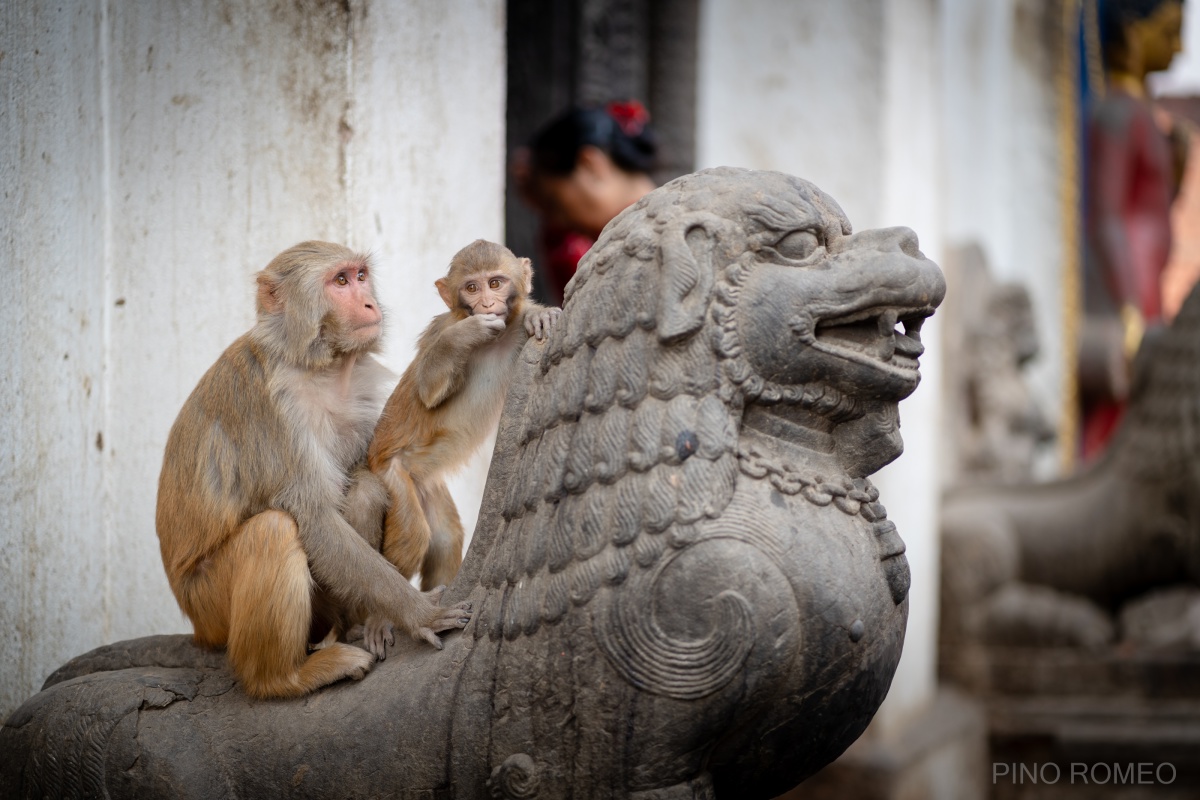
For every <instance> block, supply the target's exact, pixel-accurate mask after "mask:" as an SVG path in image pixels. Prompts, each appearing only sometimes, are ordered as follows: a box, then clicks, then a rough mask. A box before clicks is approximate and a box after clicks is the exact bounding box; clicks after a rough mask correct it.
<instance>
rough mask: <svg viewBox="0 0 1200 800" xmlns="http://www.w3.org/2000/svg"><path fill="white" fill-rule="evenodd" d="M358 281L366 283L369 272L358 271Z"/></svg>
mask: <svg viewBox="0 0 1200 800" xmlns="http://www.w3.org/2000/svg"><path fill="white" fill-rule="evenodd" d="M358 279H359V280H360V281H365V280H366V279H367V271H366V270H365V269H360V270H359V271H358Z"/></svg>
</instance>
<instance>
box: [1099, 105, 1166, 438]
mask: <svg viewBox="0 0 1200 800" xmlns="http://www.w3.org/2000/svg"><path fill="white" fill-rule="evenodd" d="M1087 144H1088V150H1087V181H1088V185H1087V194H1086V202H1087V241H1088V247H1087V259H1086V269H1087V271H1088V274H1087V275H1086V276H1085V283H1086V288H1085V299H1084V302H1085V308H1086V311H1087V313H1088V314H1089V315H1099V316H1110V317H1111V318H1113V319H1118V318H1119V314H1120V311H1121V308H1122V307H1123V306H1125V305H1132V306H1133V307H1135V308H1137V309H1138V310H1139V311H1140V312H1141V315H1142V318H1143V321H1144V322H1145V324H1146V326H1148V327H1149V326H1152V325H1156V324H1159V323H1160V322H1161V321H1162V288H1161V287H1162V274H1163V271H1164V270H1165V269H1166V265H1167V257H1168V254H1169V253H1170V247H1171V200H1172V197H1173V196H1174V192H1175V186H1174V183H1175V178H1174V166H1173V162H1172V158H1171V148H1170V144H1169V142H1168V140H1167V137H1166V135H1165V134H1164V133H1163V131H1162V130H1161V129H1160V128H1159V126H1158V124H1157V123H1156V121H1155V118H1154V111H1153V107H1152V106H1151V105H1150V103H1149V102H1148V101H1147V100H1145V99H1144V98H1141V97H1136V96H1134V95H1132V94H1130V93H1129V92H1127V91H1124V90H1123V89H1122V88H1120V87H1119V86H1110V87H1109V90H1108V94H1107V95H1106V96H1105V97H1104V98H1103V99H1102V100H1100V101H1098V102H1097V104H1096V105H1095V107H1094V108H1093V113H1092V115H1091V118H1090V120H1089V125H1088V142H1087ZM1124 407H1125V403H1124V401H1116V402H1114V401H1112V400H1109V399H1099V398H1091V399H1085V402H1084V405H1083V407H1082V417H1083V419H1082V425H1083V431H1082V455H1083V457H1084V460H1085V461H1086V460H1089V459H1090V458H1093V457H1094V456H1096V455H1098V454H1099V453H1100V452H1101V451H1102V450H1103V449H1104V447H1105V446H1106V444H1107V442H1108V440H1109V438H1110V437H1111V436H1112V434H1113V432H1114V431H1115V430H1116V428H1117V424H1118V422H1119V421H1120V418H1121V416H1122V414H1123V412H1124Z"/></svg>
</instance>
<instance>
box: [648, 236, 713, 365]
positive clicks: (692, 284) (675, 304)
mask: <svg viewBox="0 0 1200 800" xmlns="http://www.w3.org/2000/svg"><path fill="white" fill-rule="evenodd" d="M661 244H662V260H663V264H662V282H661V286H660V287H659V294H658V338H659V340H660V341H662V342H663V343H664V344H670V343H671V342H677V341H679V340H680V339H683V338H686V337H688V336H690V335H692V334H693V333H695V332H696V331H698V330H700V327H701V326H702V325H703V324H704V315H705V313H707V311H708V302H709V300H710V299H711V297H712V288H713V274H712V249H713V244H714V242H713V237H712V236H711V235H710V234H709V232H708V230H707V229H706V228H705V226H704V225H703V224H701V223H699V222H692V221H685V222H684V223H683V224H682V225H679V226H675V227H671V228H668V229H667V230H666V231H664V232H663V237H662V242H661Z"/></svg>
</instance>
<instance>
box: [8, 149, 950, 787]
mask: <svg viewBox="0 0 1200 800" xmlns="http://www.w3.org/2000/svg"><path fill="white" fill-rule="evenodd" d="M944 290H945V285H944V282H943V280H942V277H941V274H940V272H939V271H938V270H937V268H936V267H935V266H934V265H933V264H931V263H930V262H929V261H927V260H925V259H924V257H923V256H921V255H920V253H919V251H918V250H917V243H916V238H915V236H913V235H912V234H911V232H909V231H907V230H903V229H896V230H887V231H866V232H864V233H860V234H851V231H850V225H849V222H848V221H847V220H846V218H845V216H844V214H843V213H842V212H841V210H840V209H839V208H838V207H837V205H836V203H835V202H834V201H833V200H832V199H831V198H829V197H828V196H826V195H824V194H823V193H821V192H820V191H819V190H818V189H816V188H815V187H813V186H812V185H811V184H808V183H806V182H804V181H801V180H799V179H796V178H792V177H789V176H785V175H781V174H778V173H764V172H750V171H744V170H733V169H727V168H722V169H717V170H710V171H706V172H702V173H698V174H695V175H691V176H685V177H683V178H680V179H678V180H676V181H673V182H671V183H670V184H668V185H666V186H664V187H662V188H660V189H658V190H656V191H655V192H652V193H651V194H650V195H648V196H646V197H645V198H644V199H643V200H642V201H640V202H639V203H637V204H636V205H635V206H633V207H632V208H631V209H629V210H627V211H626V212H624V213H623V214H622V215H620V216H619V217H618V218H617V219H615V220H614V221H613V222H612V223H611V224H610V225H609V226H608V228H607V229H606V230H605V232H604V234H603V235H602V236H601V238H600V240H599V241H598V242H597V244H596V246H595V248H594V249H593V250H592V251H591V253H590V254H589V255H588V256H587V257H586V258H585V260H584V262H583V264H582V265H581V267H580V271H579V274H578V275H577V276H576V278H575V280H574V281H573V283H572V284H571V286H570V287H568V294H567V302H566V305H565V309H564V314H563V317H562V320H561V322H560V324H559V327H558V328H557V330H556V331H555V333H554V335H553V336H552V337H551V338H550V339H549V341H548V343H547V344H545V345H539V344H536V343H531V344H530V346H528V347H527V348H526V350H525V352H524V354H523V360H522V364H521V367H520V369H521V374H520V375H519V376H518V379H517V380H516V382H515V386H514V389H513V391H512V392H511V393H510V395H509V398H508V401H507V403H506V407H505V412H504V416H503V418H502V420H501V428H500V432H499V436H498V440H497V446H496V451H495V456H494V459H493V462H492V469H491V473H490V474H489V478H488V486H487V490H486V493H485V497H484V504H483V509H482V512H481V516H480V522H479V525H478V528H477V532H476V536H475V540H474V542H473V544H472V547H471V550H470V552H469V553H468V554H467V558H466V560H465V562H464V564H463V568H462V571H461V572H460V573H459V576H458V578H457V579H456V580H455V582H454V584H453V585H452V586H451V587H450V589H449V590H448V592H447V596H446V601H447V602H456V601H458V600H463V599H470V600H471V601H472V602H473V604H474V607H475V609H476V614H475V617H474V619H473V620H472V622H471V624H470V625H469V626H468V627H467V628H466V630H465V631H464V632H463V634H462V635H459V636H450V637H447V640H446V646H445V649H444V650H442V651H440V652H439V651H434V650H432V649H430V648H428V647H424V646H418V645H416V644H414V643H412V642H403V643H400V644H399V645H398V646H397V647H396V648H395V650H394V651H393V652H392V653H391V655H390V656H389V657H388V659H387V660H386V661H384V662H382V663H380V664H378V665H377V666H376V668H375V670H374V671H373V672H372V674H370V675H368V676H367V678H366V679H365V680H364V681H363V682H361V683H345V684H340V685H336V686H333V687H330V688H328V689H326V690H323V691H320V692H318V693H316V694H313V695H310V696H308V697H305V698H302V699H299V700H295V701H286V702H255V701H252V700H250V699H249V698H247V697H246V696H245V695H244V694H243V693H242V692H241V691H240V690H239V689H238V687H237V686H236V684H235V683H234V682H233V681H232V679H231V678H230V677H229V674H228V673H227V671H226V670H225V668H224V666H223V665H222V663H221V662H220V661H219V660H218V659H216V658H214V656H213V654H209V653H203V652H201V651H197V650H196V649H195V648H193V647H192V646H191V645H190V644H188V643H187V642H186V640H184V639H182V638H178V637H176V638H172V637H165V638H164V637H155V638H152V639H144V640H138V641H134V642H123V643H120V644H117V645H113V646H111V647H107V648H101V649H100V650H98V651H94V652H92V653H89V654H87V655H86V656H83V657H81V658H80V659H76V661H74V662H71V664H68V665H67V666H66V667H64V668H63V669H62V670H60V672H59V673H56V675H55V676H54V677H53V678H52V679H51V681H48V682H47V687H46V688H45V690H44V691H43V692H41V693H40V694H38V695H36V696H35V697H34V698H32V699H31V700H29V701H28V702H27V703H26V704H25V705H24V706H23V707H22V708H21V709H19V710H18V711H17V712H16V713H15V714H14V715H13V716H12V717H11V718H10V719H9V720H8V721H7V722H6V723H5V727H4V728H3V730H2V731H0V753H3V756H2V759H3V765H2V767H0V795H3V796H6V797H9V796H11V797H32V796H41V795H43V794H50V795H54V796H97V795H101V796H102V795H104V793H106V792H107V795H108V796H109V797H113V798H117V797H138V798H146V797H200V798H219V797H233V796H237V797H267V796H270V797H276V796H296V797H367V796H372V797H374V796H395V797H405V798H477V797H487V796H491V797H499V798H532V797H545V798H558V797H577V798H584V797H587V798H601V797H614V796H615V797H638V798H677V797H679V798H682V797H688V798H691V797H714V796H729V797H747V798H748V797H771V796H774V795H776V794H779V793H780V792H782V791H784V790H786V789H788V788H790V787H792V786H794V785H795V784H797V783H798V782H799V781H801V780H802V779H803V778H805V777H807V776H808V775H810V774H812V773H813V772H814V771H815V770H816V769H818V768H819V767H821V766H822V765H824V764H826V763H828V762H829V761H830V760H832V759H833V758H835V757H836V756H837V755H838V754H840V753H841V752H842V751H843V750H844V749H845V748H846V747H847V746H848V745H849V744H850V743H851V742H852V741H853V740H854V739H855V738H856V737H857V736H858V735H859V734H860V733H861V732H862V730H863V729H864V728H865V727H866V725H867V722H868V721H869V720H870V718H871V716H872V715H873V714H874V713H875V710H876V709H877V708H878V706H879V703H880V702H881V701H882V699H883V697H884V695H885V693H886V692H887V688H888V686H889V684H890V682H891V678H892V675H893V672H894V670H895V667H896V664H897V661H898V659H899V657H900V648H901V643H902V640H903V636H904V622H905V618H906V615H907V608H908V606H907V598H906V596H907V590H908V585H909V573H908V565H907V562H906V561H905V559H904V555H903V552H904V546H903V543H902V542H901V541H900V539H899V537H898V535H897V533H896V530H895V527H894V526H893V525H892V524H891V523H890V522H889V521H888V520H887V517H886V512H885V510H884V508H883V506H882V505H880V503H879V498H878V493H877V492H876V491H875V489H874V488H873V487H872V486H871V484H870V483H869V481H868V480H867V479H866V476H867V475H869V474H870V473H871V472H873V471H875V470H877V469H878V468H879V467H881V466H882V465H884V464H886V463H887V462H889V461H891V460H892V459H893V458H895V457H896V456H897V455H899V453H900V450H901V443H900V438H899V433H898V416H897V411H896V409H897V404H898V402H899V401H900V400H901V399H902V398H904V397H906V396H907V395H908V394H909V393H911V392H912V391H913V390H914V389H915V388H916V385H917V382H918V380H919V373H918V371H917V356H918V355H919V354H920V351H921V345H920V342H919V335H918V334H917V331H918V330H919V323H920V321H921V319H922V318H923V317H925V316H927V315H928V314H930V313H932V312H933V309H934V308H935V307H936V306H937V305H938V303H939V302H940V301H941V299H942V295H943V293H944ZM898 323H901V324H903V326H904V330H903V331H901V330H899V329H897V324H898Z"/></svg>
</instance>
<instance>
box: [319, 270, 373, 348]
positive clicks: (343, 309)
mask: <svg viewBox="0 0 1200 800" xmlns="http://www.w3.org/2000/svg"><path fill="white" fill-rule="evenodd" d="M325 296H326V298H327V299H328V301H329V305H330V310H331V312H332V316H333V318H334V319H335V320H337V327H338V334H339V338H340V339H341V340H342V342H343V345H351V347H350V348H348V349H354V345H357V346H359V347H365V346H368V345H370V344H371V343H373V342H374V341H375V340H376V339H378V338H379V335H380V333H381V325H382V322H383V314H382V313H381V312H380V310H379V303H378V302H376V300H375V291H374V288H373V287H372V286H371V271H370V268H369V267H368V266H367V264H366V263H364V262H358V261H346V262H342V263H341V264H338V265H337V266H336V267H334V268H333V269H332V270H331V271H330V272H329V275H328V276H326V278H325Z"/></svg>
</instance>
